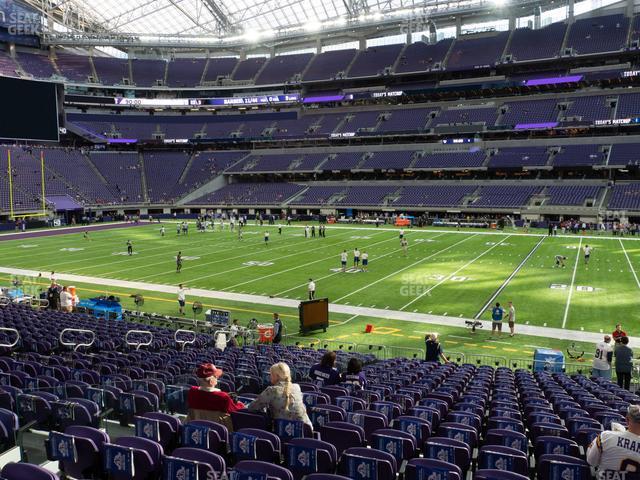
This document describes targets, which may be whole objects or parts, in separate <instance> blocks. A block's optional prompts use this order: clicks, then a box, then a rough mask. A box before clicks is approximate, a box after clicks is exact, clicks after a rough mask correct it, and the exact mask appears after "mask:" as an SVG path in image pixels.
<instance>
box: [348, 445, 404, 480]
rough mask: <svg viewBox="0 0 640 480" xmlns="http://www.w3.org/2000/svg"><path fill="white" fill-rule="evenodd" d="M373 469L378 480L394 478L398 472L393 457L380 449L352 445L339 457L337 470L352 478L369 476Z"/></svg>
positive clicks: (392, 479) (358, 479)
mask: <svg viewBox="0 0 640 480" xmlns="http://www.w3.org/2000/svg"><path fill="white" fill-rule="evenodd" d="M373 469H375V471H376V474H375V478H377V479H378V480H394V479H395V478H396V474H397V472H398V467H397V463H396V459H395V457H394V456H393V455H391V454H390V453H387V452H382V451H380V450H374V449H371V448H363V447H353V448H349V449H347V450H346V451H345V452H344V454H343V455H342V457H341V458H340V465H339V472H340V473H341V474H346V475H348V476H349V477H350V478H352V479H353V480H364V479H366V478H371V477H372V476H373V474H372V473H371V472H372V470H373Z"/></svg>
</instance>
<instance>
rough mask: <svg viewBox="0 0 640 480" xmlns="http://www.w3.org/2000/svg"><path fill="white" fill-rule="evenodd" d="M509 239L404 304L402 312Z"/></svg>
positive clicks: (494, 245) (496, 244) (487, 250)
mask: <svg viewBox="0 0 640 480" xmlns="http://www.w3.org/2000/svg"><path fill="white" fill-rule="evenodd" d="M509 237H511V235H507V236H506V237H504V238H503V239H502V240H500V241H499V242H497V243H494V244H493V245H492V246H491V247H489V248H487V249H486V250H485V251H484V252H482V253H481V254H480V255H478V256H477V257H476V258H474V259H473V260H469V261H468V262H467V263H465V264H464V265H463V266H461V267H460V268H458V269H457V270H456V271H455V272H453V273H450V274H449V275H447V276H446V277H444V278H443V279H442V280H440V281H439V282H438V283H436V284H435V285H432V286H431V287H429V288H428V289H426V290H425V291H424V292H422V293H421V294H420V295H418V296H417V297H415V298H414V299H413V300H411V301H410V302H409V303H406V304H404V305H403V306H402V307H400V310H404V309H405V308H407V307H408V306H409V305H413V304H414V303H415V302H417V301H418V300H420V299H421V298H422V297H424V296H425V295H429V294H430V293H431V292H432V291H433V290H434V289H435V288H437V287H439V286H440V285H442V284H443V283H444V282H446V281H448V280H450V279H451V278H453V277H454V276H456V275H457V274H458V273H460V272H461V271H462V270H464V269H465V268H467V267H468V266H469V265H471V264H472V263H474V262H475V261H476V260H478V259H479V258H482V257H484V256H485V255H486V254H487V253H489V252H490V251H491V250H493V249H494V248H496V247H497V246H498V245H500V244H501V243H502V242H504V241H505V240H507V239H508V238H509Z"/></svg>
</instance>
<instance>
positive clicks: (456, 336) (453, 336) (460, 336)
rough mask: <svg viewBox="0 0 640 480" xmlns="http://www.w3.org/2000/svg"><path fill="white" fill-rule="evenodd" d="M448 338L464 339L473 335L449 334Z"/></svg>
mask: <svg viewBox="0 0 640 480" xmlns="http://www.w3.org/2000/svg"><path fill="white" fill-rule="evenodd" d="M417 333H422V332H417ZM425 333H427V332H425ZM447 338H462V339H464V340H471V337H468V336H464V335H447Z"/></svg>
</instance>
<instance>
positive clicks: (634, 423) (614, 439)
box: [587, 405, 640, 480]
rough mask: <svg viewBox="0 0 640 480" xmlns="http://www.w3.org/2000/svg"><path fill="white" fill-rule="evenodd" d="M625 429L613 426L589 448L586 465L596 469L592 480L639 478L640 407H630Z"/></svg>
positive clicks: (614, 424) (628, 479)
mask: <svg viewBox="0 0 640 480" xmlns="http://www.w3.org/2000/svg"><path fill="white" fill-rule="evenodd" d="M627 425H628V427H627V428H626V429H625V428H624V427H623V426H621V425H620V424H617V423H612V424H611V430H607V431H604V432H601V433H600V434H599V435H598V436H597V437H596V438H595V439H594V440H593V442H591V445H589V449H588V450H587V462H588V463H589V465H591V466H592V467H596V469H597V475H596V477H595V478H626V479H627V480H632V479H637V478H638V476H637V467H638V465H640V452H638V445H640V405H629V407H628V409H627ZM623 472H624V473H623Z"/></svg>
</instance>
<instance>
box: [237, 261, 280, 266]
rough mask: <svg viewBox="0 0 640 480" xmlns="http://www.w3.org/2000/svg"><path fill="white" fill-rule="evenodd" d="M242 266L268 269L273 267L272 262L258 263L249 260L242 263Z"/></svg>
mask: <svg viewBox="0 0 640 480" xmlns="http://www.w3.org/2000/svg"><path fill="white" fill-rule="evenodd" d="M242 265H244V266H245V267H270V266H271V265H273V262H258V261H255V260H251V261H249V262H244V263H243V264H242Z"/></svg>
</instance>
